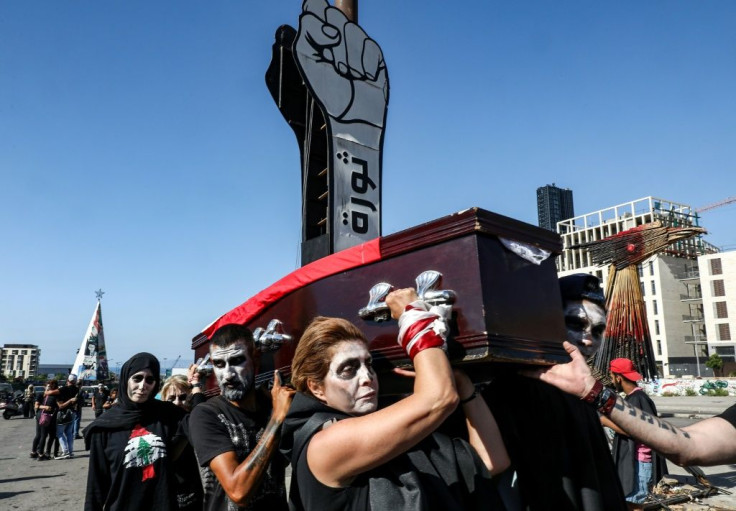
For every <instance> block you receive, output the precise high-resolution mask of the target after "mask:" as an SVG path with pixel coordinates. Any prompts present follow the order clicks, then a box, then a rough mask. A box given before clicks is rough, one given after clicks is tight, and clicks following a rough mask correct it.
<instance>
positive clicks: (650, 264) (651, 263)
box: [649, 261, 654, 277]
mask: <svg viewBox="0 0 736 511" xmlns="http://www.w3.org/2000/svg"><path fill="white" fill-rule="evenodd" d="M649 275H651V276H652V277H654V261H649Z"/></svg>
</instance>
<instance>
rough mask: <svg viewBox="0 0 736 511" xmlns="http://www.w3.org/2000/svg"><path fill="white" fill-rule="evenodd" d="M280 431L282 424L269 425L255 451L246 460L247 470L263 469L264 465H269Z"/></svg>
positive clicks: (272, 422)
mask: <svg viewBox="0 0 736 511" xmlns="http://www.w3.org/2000/svg"><path fill="white" fill-rule="evenodd" d="M280 431H281V423H280V422H274V421H271V422H269V423H268V425H267V426H266V429H265V430H264V432H263V436H262V437H261V440H260V441H259V442H258V443H257V444H256V447H255V449H253V453H252V454H251V455H250V456H248V458H247V460H246V465H245V468H246V470H253V469H254V468H256V467H263V465H265V464H266V463H268V460H269V459H270V458H271V454H272V453H273V447H274V446H275V445H276V442H277V441H278V438H279V433H280Z"/></svg>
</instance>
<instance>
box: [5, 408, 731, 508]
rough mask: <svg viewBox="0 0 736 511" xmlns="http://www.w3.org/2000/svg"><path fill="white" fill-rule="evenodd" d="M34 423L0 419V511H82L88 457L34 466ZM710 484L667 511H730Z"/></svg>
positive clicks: (726, 474)
mask: <svg viewBox="0 0 736 511" xmlns="http://www.w3.org/2000/svg"><path fill="white" fill-rule="evenodd" d="M655 402H656V404H657V407H658V409H659V410H660V413H661V415H663V416H665V417H666V420H668V421H669V422H671V423H673V424H675V425H676V426H680V427H682V426H686V425H688V424H692V423H693V422H695V421H696V420H700V419H702V418H705V417H708V416H712V415H715V414H717V413H720V412H721V411H723V410H725V409H726V408H727V407H728V406H730V405H732V404H734V403H736V397H732V398H705V397H678V398H673V397H666V398H661V397H660V398H656V399H655ZM92 416H93V413H92V410H90V409H89V408H85V410H84V415H83V417H82V427H84V426H86V425H87V424H89V422H90V421H91V417H92ZM35 427H36V424H35V420H30V419H21V418H19V417H15V418H13V419H10V420H2V419H0V509H3V510H6V509H7V510H28V511H35V510H38V509H53V510H54V511H67V510H69V511H71V510H79V509H82V507H83V504H84V492H85V488H86V484H87V462H88V454H87V452H86V451H84V446H83V443H82V441H81V440H77V441H75V458H73V459H69V460H50V461H36V460H34V459H31V458H29V453H30V451H31V442H32V441H33V436H34V435H35ZM669 469H670V473H671V474H673V475H674V476H676V478H678V479H679V480H682V481H683V482H688V481H690V482H692V481H693V479H692V477H691V476H690V475H689V474H688V473H687V472H686V471H685V470H684V469H682V468H680V467H678V466H676V465H675V464H673V463H669ZM703 470H704V472H705V473H706V476H707V477H708V478H709V480H710V482H711V484H713V485H714V486H717V487H721V488H724V489H726V490H729V491H732V492H733V495H730V496H727V495H720V496H717V497H710V498H709V499H707V500H706V501H705V502H704V503H703V504H702V505H701V504H697V503H691V504H687V505H686V506H672V509H673V510H676V509H688V510H706V509H733V510H736V465H721V466H717V467H704V468H703Z"/></svg>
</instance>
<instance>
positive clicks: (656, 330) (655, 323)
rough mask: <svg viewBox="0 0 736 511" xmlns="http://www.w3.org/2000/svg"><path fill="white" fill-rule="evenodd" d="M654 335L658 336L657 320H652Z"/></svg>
mask: <svg viewBox="0 0 736 511" xmlns="http://www.w3.org/2000/svg"><path fill="white" fill-rule="evenodd" d="M654 333H655V335H659V320H658V319H655V320H654Z"/></svg>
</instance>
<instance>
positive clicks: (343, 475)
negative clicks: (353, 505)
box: [307, 289, 458, 487]
mask: <svg viewBox="0 0 736 511" xmlns="http://www.w3.org/2000/svg"><path fill="white" fill-rule="evenodd" d="M416 299H417V296H416V292H415V291H414V290H413V289H402V290H398V291H394V292H392V293H390V294H389V295H388V296H387V297H386V303H387V304H388V305H389V307H390V308H391V312H392V316H393V317H394V318H398V317H399V316H401V313H402V312H403V311H404V309H405V307H406V305H408V304H409V303H411V302H412V301H414V300H416ZM414 369H415V371H416V377H415V379H414V393H413V394H411V395H410V396H408V397H406V398H404V399H402V400H401V401H399V402H397V403H395V404H393V405H391V406H389V407H387V408H384V409H382V410H378V411H376V412H373V413H370V414H367V415H364V416H361V417H351V418H349V419H344V420H341V421H338V422H337V423H335V424H332V425H331V426H330V427H329V428H327V429H323V430H322V431H320V432H318V433H317V434H315V435H314V437H312V440H311V441H310V443H309V447H308V448H307V463H308V465H309V468H310V470H311V471H312V474H313V475H314V476H315V477H316V478H317V480H319V481H320V482H321V483H323V484H325V485H327V486H331V487H341V486H345V485H346V484H349V483H350V481H352V480H353V479H354V478H355V477H356V476H357V475H359V474H361V473H363V472H366V471H367V470H370V469H372V468H375V467H377V466H380V465H382V464H384V463H386V462H387V461H389V460H391V459H393V458H395V457H396V456H398V455H399V454H401V453H403V452H405V451H407V450H409V449H410V448H411V447H413V446H414V445H416V444H417V443H418V442H419V441H421V440H422V439H424V438H426V437H427V436H428V435H430V434H431V433H432V432H433V431H434V430H435V429H436V428H437V427H438V426H439V425H440V424H441V423H442V421H444V420H445V419H446V418H447V417H448V416H449V415H450V414H451V413H452V412H453V410H455V408H456V407H457V403H458V395H457V391H456V390H455V385H454V380H453V377H452V370H451V368H450V363H449V361H448V359H447V355H446V354H445V352H444V351H442V349H440V348H428V349H424V350H423V351H420V352H419V353H417V354H416V355H415V357H414Z"/></svg>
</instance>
